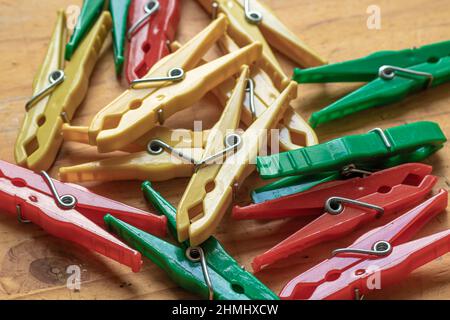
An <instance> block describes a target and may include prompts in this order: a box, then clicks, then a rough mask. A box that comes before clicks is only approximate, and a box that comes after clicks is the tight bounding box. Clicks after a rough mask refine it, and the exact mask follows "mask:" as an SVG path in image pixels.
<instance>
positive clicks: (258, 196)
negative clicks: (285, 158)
mask: <svg viewBox="0 0 450 320" xmlns="http://www.w3.org/2000/svg"><path fill="white" fill-rule="evenodd" d="M353 167H354V166H346V167H344V169H343V170H342V172H335V173H329V172H325V173H318V174H314V175H306V176H303V175H299V176H292V177H286V178H282V179H279V180H276V181H275V182H272V183H269V184H266V185H265V186H262V187H260V188H257V189H255V190H253V191H252V193H251V197H252V200H253V203H255V204H258V203H263V202H266V201H271V200H274V199H278V198H281V197H286V196H290V195H293V194H297V193H300V192H305V191H308V190H310V189H311V188H313V187H315V186H318V185H320V184H322V183H326V182H330V181H334V180H339V179H341V178H342V176H343V173H345V172H346V170H347V169H350V168H353ZM358 171H361V170H358ZM364 171H365V170H364ZM367 172H369V171H367ZM350 173H351V172H350ZM344 175H345V174H344Z"/></svg>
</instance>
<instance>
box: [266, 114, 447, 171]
mask: <svg viewBox="0 0 450 320" xmlns="http://www.w3.org/2000/svg"><path fill="white" fill-rule="evenodd" d="M446 140H447V139H446V138H445V135H444V133H443V132H442V130H441V128H440V127H439V125H438V124H437V123H434V122H428V121H419V122H413V123H409V124H405V125H400V126H397V127H392V128H388V129H386V130H382V129H380V128H376V129H374V130H371V131H370V132H369V133H366V134H359V135H352V136H345V137H342V138H338V139H334V140H331V141H328V142H325V143H322V144H319V145H316V146H311V147H307V148H302V149H298V150H295V151H289V152H284V153H280V154H275V155H272V156H267V157H258V158H257V168H258V171H259V174H260V176H261V177H262V178H263V179H271V178H278V177H286V176H291V175H300V174H301V175H310V174H316V173H320V172H322V173H323V172H333V171H334V172H335V171H341V170H342V169H343V168H344V167H345V166H348V165H351V164H353V165H356V167H357V168H359V169H368V168H370V167H373V166H374V165H376V166H377V167H379V168H386V167H392V166H395V165H398V164H401V163H405V162H417V161H420V160H423V159H425V158H426V157H428V156H429V155H431V154H433V153H434V152H436V151H437V150H439V149H440V148H442V146H443V144H444V143H445V142H446Z"/></svg>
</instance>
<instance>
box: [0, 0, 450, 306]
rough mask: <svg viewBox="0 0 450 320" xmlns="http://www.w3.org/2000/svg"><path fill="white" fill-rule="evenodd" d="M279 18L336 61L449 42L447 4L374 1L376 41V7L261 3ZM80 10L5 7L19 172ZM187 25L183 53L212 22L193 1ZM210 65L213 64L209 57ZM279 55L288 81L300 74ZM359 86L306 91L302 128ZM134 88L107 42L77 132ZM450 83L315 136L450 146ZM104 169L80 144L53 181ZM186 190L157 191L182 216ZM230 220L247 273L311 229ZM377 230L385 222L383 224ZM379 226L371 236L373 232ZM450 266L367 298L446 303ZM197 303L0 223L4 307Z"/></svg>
mask: <svg viewBox="0 0 450 320" xmlns="http://www.w3.org/2000/svg"><path fill="white" fill-rule="evenodd" d="M262 2H265V3H266V4H268V5H269V6H270V7H271V8H272V9H273V10H274V11H275V12H276V13H277V14H278V16H279V17H280V18H281V19H282V20H283V21H284V22H285V23H286V25H288V26H289V27H290V28H291V29H292V30H293V31H294V32H296V33H297V34H298V35H299V36H300V37H301V38H302V39H303V40H304V41H305V42H306V43H308V44H309V45H310V46H311V47H313V48H314V49H315V50H316V51H317V52H318V53H319V54H321V55H323V56H324V57H326V58H327V59H329V61H330V62H338V61H342V60H348V59H352V58H357V57H360V56H363V55H366V54H369V53H371V52H373V51H377V50H385V49H402V48H407V47H412V46H421V45H424V44H427V43H431V42H436V41H442V40H448V37H449V35H450V22H449V21H448V16H449V15H450V6H449V5H448V0H396V1H388V0H377V1H376V3H375V4H376V5H379V6H380V8H381V10H382V28H381V30H368V28H367V26H366V20H367V18H368V14H367V13H366V10H367V7H368V6H369V5H371V4H373V1H372V0H358V1H357V0H320V1H319V0H276V1H275V0H265V1H262ZM80 3H81V1H80V0H77V1H75V0H45V1H40V0H29V1H26V2H24V1H14V0H0V12H1V13H0V57H1V63H0V83H1V88H2V89H1V90H0V119H1V121H2V127H1V129H0V132H1V139H0V159H3V160H7V161H10V162H13V161H14V159H13V145H14V141H15V138H16V135H17V132H18V130H19V128H20V125H21V121H22V118H23V110H24V104H25V102H26V100H27V99H28V98H29V96H30V93H31V83H32V79H33V76H34V73H35V72H36V70H37V69H38V67H39V64H40V63H41V61H42V59H43V57H44V55H45V51H46V47H47V45H48V41H49V39H50V35H51V32H52V27H53V24H54V21H55V18H56V10H57V9H59V8H61V7H62V8H64V7H67V6H69V5H79V4H80ZM182 3H183V8H182V10H183V13H182V22H181V25H180V28H179V32H178V37H177V38H178V40H179V41H180V42H182V43H183V42H186V41H187V40H188V39H189V38H190V37H192V36H193V35H195V34H196V33H197V32H198V31H199V30H201V29H202V28H204V27H205V26H206V25H207V23H208V21H209V17H208V16H207V15H206V14H205V13H204V12H203V11H202V9H201V8H200V6H199V5H198V4H197V3H196V1H193V0H182ZM213 54H214V53H213ZM277 55H278V56H279V58H280V61H281V62H282V65H283V68H284V69H285V71H286V72H287V74H291V70H292V68H293V67H294V65H293V64H292V63H290V62H289V61H288V60H286V59H285V58H284V57H283V56H282V55H279V54H278V53H277ZM356 87H357V85H355V84H352V85H347V84H340V85H329V84H327V85H302V86H300V87H299V98H298V99H297V100H296V101H295V103H294V104H295V107H296V108H297V110H298V112H299V113H300V114H301V115H303V116H304V117H309V115H310V114H311V112H313V111H314V110H317V109H319V108H321V107H324V106H326V105H327V104H329V103H330V102H332V101H334V100H335V99H337V98H339V97H340V96H342V95H344V94H346V93H348V92H349V91H350V90H352V89H354V88H356ZM125 88H126V85H125V84H124V83H121V82H120V81H117V79H116V77H115V75H114V66H113V59H112V50H111V40H109V41H108V44H107V46H106V47H105V49H104V54H103V56H102V57H101V59H100V61H99V63H98V64H97V66H96V68H95V71H94V75H93V77H92V81H91V87H90V90H89V93H88V95H87V97H86V99H85V101H84V103H83V104H82V106H81V107H80V108H79V111H78V112H77V114H76V118H75V120H74V122H73V124H74V125H81V124H88V123H89V121H90V119H91V118H92V117H93V115H94V114H95V113H96V112H97V111H98V110H99V109H100V108H102V107H103V106H104V105H106V104H107V103H108V102H110V101H111V100H112V99H113V98H115V97H116V96H117V95H118V94H119V93H121V92H122V91H123V90H124V89H125ZM449 91H450V84H447V85H443V86H440V87H438V88H435V89H431V90H429V91H426V92H423V93H420V94H418V95H414V96H411V97H409V98H408V99H407V100H405V101H404V102H402V103H398V104H395V105H393V106H390V107H383V108H377V109H372V110H369V111H365V112H361V113H359V114H357V115H354V116H351V117H348V118H346V119H344V120H341V121H336V122H334V123H333V124H330V125H326V126H324V127H323V128H320V129H319V130H318V135H319V137H320V139H321V141H325V140H328V139H330V138H333V137H338V136H341V135H343V134H351V133H361V132H365V131H367V130H369V129H371V128H373V127H389V126H393V125H398V124H402V123H407V122H412V121H417V120H423V119H426V120H431V121H436V122H438V123H439V124H440V125H441V127H442V128H443V130H444V131H445V132H446V133H447V134H448V135H449V136H450V121H449V117H448V114H449V112H450V95H449ZM220 110H221V108H220V107H219V106H218V103H217V101H216V100H215V99H214V98H213V97H207V98H206V99H205V100H204V101H202V102H201V103H198V104H197V105H195V106H193V107H192V108H191V109H189V110H185V111H183V112H181V113H180V114H178V115H176V116H174V117H173V118H171V119H169V121H168V124H169V125H170V126H172V127H185V128H191V127H192V123H193V120H194V119H196V120H200V119H201V120H203V121H204V127H205V128H206V127H210V126H212V125H213V124H214V122H215V121H216V120H217V119H218V118H219V115H220V113H219V112H220ZM96 158H98V156H97V155H96V153H95V150H93V149H92V148H88V147H85V146H81V145H78V144H75V143H67V144H65V145H64V146H63V148H62V149H61V152H60V154H59V156H58V159H57V162H56V164H55V166H54V168H53V169H52V171H51V173H52V174H53V175H54V176H55V173H56V169H57V168H58V167H60V166H62V165H71V164H78V163H82V162H86V161H92V160H94V159H96ZM449 158H450V149H449V146H448V145H447V146H446V147H445V148H444V149H443V150H441V151H439V153H438V154H436V155H434V156H432V157H431V158H430V159H429V160H427V163H429V164H432V165H433V166H434V173H435V174H436V175H438V176H440V182H439V184H438V186H437V187H444V188H447V186H448V185H449V180H448V178H447V176H448V175H450V169H449V166H448V163H447V161H446V159H449ZM187 182H188V180H187V179H178V180H173V181H168V182H164V183H157V184H155V187H156V188H157V189H158V190H159V191H160V192H161V193H162V194H163V195H164V196H165V197H167V199H168V200H170V201H171V202H172V203H173V204H174V205H176V204H177V203H178V201H179V199H180V197H181V194H182V192H183V190H184V188H185V187H186V185H187ZM139 184H140V183H139V182H137V181H130V182H120V183H103V184H89V185H87V186H88V187H92V189H93V191H94V192H97V193H99V194H101V195H105V196H108V197H111V198H113V199H116V200H119V201H123V202H125V203H127V204H130V205H133V206H136V207H139V208H143V209H145V208H147V205H146V203H145V201H144V199H143V197H142V194H141V192H140V188H139ZM262 184H263V183H262V182H261V181H260V180H259V178H258V177H257V175H252V176H251V177H250V178H249V179H248V180H247V182H246V183H245V185H244V186H243V187H242V188H241V190H240V192H239V197H238V199H237V202H238V203H240V204H244V203H247V202H248V201H249V199H250V198H249V192H250V190H252V189H253V188H254V187H255V186H257V185H262ZM229 220H230V219H229V218H228V217H227V218H225V221H224V222H223V223H222V224H221V227H220V228H219V230H218V231H217V233H216V236H217V237H218V238H219V239H220V240H221V241H222V242H223V244H224V246H225V247H226V248H227V250H228V251H229V252H230V253H231V254H232V255H233V256H234V257H235V258H236V260H238V261H239V263H241V264H243V265H244V266H246V267H247V268H248V269H250V262H251V260H252V258H253V257H254V256H255V255H257V254H259V253H261V252H263V251H265V250H266V249H268V248H270V247H272V246H273V245H274V244H276V243H278V242H279V241H281V240H282V239H284V238H286V237H287V236H288V235H290V234H292V233H293V232H294V231H296V230H297V229H298V228H299V227H301V226H302V225H303V224H304V223H305V221H302V220H301V219H300V220H298V219H294V220H281V221H274V222H268V223H260V222H234V221H229ZM379 223H381V222H379ZM373 227H374V225H371V226H370V228H373ZM449 227H450V222H449V215H448V213H447V212H446V213H443V214H441V215H439V216H438V217H437V218H435V219H434V220H433V221H432V222H431V223H430V224H429V225H428V226H427V227H426V228H424V230H422V231H421V232H420V233H419V234H418V235H417V237H420V236H424V235H429V234H431V233H433V232H437V231H441V230H444V229H447V228H449ZM367 230H368V228H365V229H362V230H359V231H358V232H356V233H355V234H353V235H352V236H350V237H346V238H343V239H340V240H338V241H334V242H333V243H329V244H324V245H321V246H318V247H316V248H313V249H311V250H307V251H306V252H303V253H302V254H300V255H297V256H294V257H292V258H290V259H288V260H287V261H283V262H281V263H278V264H276V265H275V266H274V267H273V268H271V269H269V270H266V271H264V272H261V273H260V274H258V277H259V278H260V279H261V280H262V281H263V282H264V283H266V284H267V285H268V286H269V287H270V288H272V289H273V290H274V291H275V292H278V291H279V290H280V289H281V288H282V286H283V285H284V284H285V283H286V281H288V280H289V279H291V278H292V277H293V276H295V275H297V274H299V273H301V272H302V271H304V270H306V269H307V268H309V267H311V266H313V265H314V264H316V263H317V262H319V261H320V260H322V259H324V258H325V257H327V256H329V253H330V252H331V250H332V249H333V248H336V247H340V246H345V245H348V244H349V243H350V242H351V241H352V240H354V239H355V238H356V237H357V236H359V235H361V234H362V233H364V232H366V231H367ZM72 264H77V265H80V266H81V267H82V270H83V274H82V280H83V282H82V284H81V290H80V291H78V292H72V291H70V290H68V289H67V288H66V285H65V279H66V278H67V276H68V275H67V274H66V272H65V268H66V267H67V266H68V265H72ZM449 265H450V255H446V256H444V257H442V258H440V259H437V260H435V261H434V262H432V263H430V264H428V265H427V266H424V267H422V268H420V269H419V270H417V271H415V272H414V273H413V274H412V275H411V276H410V277H409V278H408V279H407V280H406V281H403V282H402V283H401V284H399V285H397V286H394V287H390V288H386V289H383V290H381V291H377V292H375V293H373V294H371V295H369V296H367V297H366V298H367V299H449V298H450V268H449V267H448V266H449ZM185 298H195V297H194V296H192V295H191V294H189V293H187V292H186V291H184V290H182V289H180V288H178V287H177V286H176V285H175V284H174V283H173V282H171V281H170V280H169V279H168V277H167V276H166V275H165V273H164V272H163V271H161V270H159V269H158V268H157V267H156V266H155V265H154V264H152V263H151V262H150V261H146V263H145V265H144V268H143V271H142V272H140V273H138V274H132V273H131V272H130V271H129V270H128V269H126V268H125V267H122V266H120V265H119V264H117V263H115V262H112V261H110V260H108V259H106V258H104V257H102V256H100V255H98V254H92V253H89V252H86V251H85V250H83V249H82V248H80V247H77V246H74V245H72V244H70V243H68V242H65V241H61V240H59V239H55V238H52V237H50V236H48V235H46V234H45V233H44V232H43V231H42V230H40V229H39V228H38V227H36V226H32V225H25V226H24V225H19V224H17V223H16V221H15V220H13V219H9V218H7V217H4V216H0V299H185Z"/></svg>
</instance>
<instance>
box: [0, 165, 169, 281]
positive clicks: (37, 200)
mask: <svg viewBox="0 0 450 320" xmlns="http://www.w3.org/2000/svg"><path fill="white" fill-rule="evenodd" d="M0 172H1V176H0V199H1V201H0V207H1V209H2V210H1V211H4V212H5V213H9V214H11V215H15V216H16V217H17V219H18V220H19V221H20V222H24V223H27V222H32V223H35V224H37V225H38V226H40V227H41V228H43V229H44V230H45V231H47V232H48V233H50V234H51V235H54V236H56V237H58V238H61V239H65V240H69V241H72V242H75V243H77V244H79V245H82V246H84V247H85V248H87V249H89V250H92V251H95V252H98V253H100V254H103V255H104V256H106V257H109V258H111V259H114V260H116V261H117V262H119V263H122V264H124V265H127V266H129V267H131V268H132V269H133V271H135V272H137V271H139V269H140V266H141V263H142V260H141V255H140V254H139V253H138V252H137V251H135V250H133V249H131V248H129V247H128V246H126V245H125V244H123V243H122V242H120V241H119V240H117V239H116V238H115V237H113V236H112V235H110V234H109V233H107V232H106V231H105V230H104V229H103V228H101V226H104V222H103V217H104V215H106V214H107V213H110V214H113V215H114V216H116V217H120V218H121V219H123V220H125V221H127V222H128V223H131V224H133V225H135V226H138V227H140V228H142V229H145V230H147V231H149V232H151V233H153V234H155V235H158V236H163V235H165V231H166V221H167V219H166V217H164V216H156V215H153V214H150V213H148V212H145V211H142V210H139V209H136V208H132V207H129V206H127V205H124V204H121V203H119V202H116V201H113V200H110V199H107V198H104V197H101V196H99V195H96V194H94V193H92V192H90V191H89V190H87V189H85V188H82V187H80V186H75V185H70V184H64V183H61V182H59V181H57V180H54V179H52V178H50V177H49V176H48V174H47V173H46V172H45V171H43V172H41V174H40V175H39V174H36V173H33V172H32V171H31V170H27V169H24V168H21V167H18V166H15V165H13V164H9V163H7V162H5V161H1V160H0Z"/></svg>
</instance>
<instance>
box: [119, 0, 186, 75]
mask: <svg viewBox="0 0 450 320" xmlns="http://www.w3.org/2000/svg"><path fill="white" fill-rule="evenodd" d="M180 6H181V5H180V1H179V0H132V1H131V5H130V9H129V17H128V34H127V38H128V49H127V61H126V65H125V73H126V77H127V80H128V82H129V83H131V82H132V81H133V80H136V79H140V78H142V77H144V76H145V75H146V74H147V73H148V71H149V70H150V69H151V68H152V67H153V65H154V64H155V63H156V62H158V61H159V60H160V59H161V58H163V57H165V56H166V55H168V54H169V53H170V47H169V45H170V43H171V42H172V41H173V40H174V38H175V33H176V30H177V28H178V23H179V21H180Z"/></svg>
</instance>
